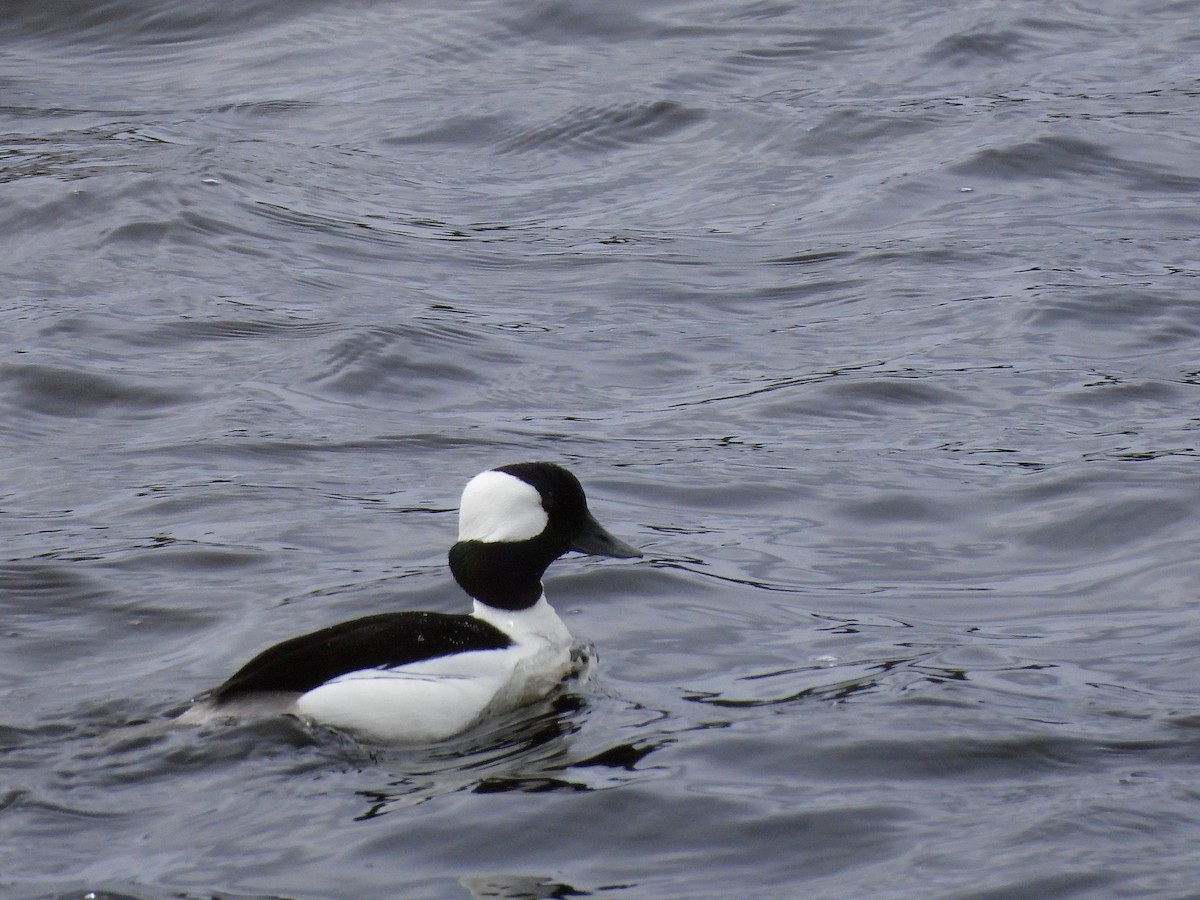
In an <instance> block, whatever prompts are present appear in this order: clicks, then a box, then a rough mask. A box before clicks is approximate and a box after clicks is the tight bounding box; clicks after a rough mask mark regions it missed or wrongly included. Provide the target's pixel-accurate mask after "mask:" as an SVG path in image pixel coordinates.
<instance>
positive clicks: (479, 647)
mask: <svg viewBox="0 0 1200 900" xmlns="http://www.w3.org/2000/svg"><path fill="white" fill-rule="evenodd" d="M569 550H578V551H580V552H584V553H592V554H597V555H604V556H615V557H632V556H640V555H641V553H639V552H638V551H637V550H636V549H634V548H633V547H631V546H629V545H628V544H625V543H623V542H621V541H619V540H617V539H616V538H614V537H612V535H610V534H608V532H606V531H605V530H604V529H603V528H602V527H601V526H600V525H599V524H598V523H597V522H596V520H595V519H594V518H592V516H591V513H590V512H588V509H587V501H586V499H585V497H584V494H583V489H582V487H580V485H579V482H578V481H576V480H575V477H574V476H573V475H571V474H570V473H569V472H567V471H566V470H565V469H562V468H561V467H559V466H556V465H554V464H552V463H518V464H515V465H511V466H502V467H500V468H499V469H492V470H489V471H487V472H484V473H482V474H480V475H477V476H476V477H475V478H474V479H472V480H471V482H470V483H468V485H467V487H466V489H465V490H464V491H463V499H462V505H461V509H460V515H459V540H458V543H456V544H455V545H454V546H453V547H452V548H451V551H450V568H451V571H452V572H453V573H454V577H455V579H456V580H457V581H458V583H459V584H460V585H461V586H462V587H463V589H464V590H466V591H467V592H468V593H469V594H470V595H471V596H472V597H473V598H474V600H475V603H474V608H473V610H472V612H471V613H469V614H463V615H452V614H447V613H434V612H395V613H383V614H380V615H375V616H368V617H366V618H363V619H355V620H354V621H351V622H343V623H341V624H339V625H333V626H331V627H329V628H325V629H322V630H320V631H316V632H313V633H312V634H307V635H303V636H301V637H296V638H292V639H291V640H287V641H284V642H283V643H281V644H277V645H275V646H274V647H271V648H269V649H268V650H265V651H263V652H262V653H260V654H259V655H258V656H256V657H255V658H254V659H252V660H250V662H248V663H247V664H246V665H245V666H243V667H242V668H241V669H239V670H238V671H237V672H236V673H235V674H234V675H233V676H232V677H231V678H230V679H229V680H228V681H226V682H225V683H224V684H222V685H221V686H220V687H218V688H217V689H216V690H215V691H213V692H212V694H211V695H210V696H209V697H208V698H206V699H205V700H204V701H202V702H201V703H199V704H197V705H196V706H193V707H192V708H191V709H190V710H188V712H187V713H185V714H184V716H183V717H182V718H183V719H184V720H185V721H191V722H200V721H205V720H209V719H212V718H222V717H231V716H241V715H246V714H257V715H261V714H263V713H289V714H293V715H297V716H300V717H301V718H304V719H307V720H311V721H314V722H317V723H320V724H322V725H328V726H331V727H335V728H342V729H346V730H349V731H353V732H356V733H359V734H361V735H364V736H367V737H370V738H374V739H376V740H383V741H388V742H405V743H427V742H432V741H438V740H442V739H444V738H447V737H450V736H452V735H455V734H458V733H460V732H462V731H465V730H466V729H468V728H470V727H471V726H472V725H474V724H476V723H477V722H480V721H482V720H483V719H485V718H488V717H490V716H492V715H496V714H499V713H501V712H505V711H508V710H511V709H515V708H517V707H520V706H523V705H525V704H528V703H532V702H533V701H535V700H538V699H540V698H542V697H544V696H546V695H547V694H548V693H550V691H552V690H553V689H554V688H555V686H557V685H558V684H559V683H560V682H561V681H562V680H563V678H565V677H566V676H567V674H568V673H569V672H570V669H571V652H570V651H571V635H570V632H568V631H567V627H566V626H565V625H564V624H563V622H562V620H561V619H559V617H558V615H557V614H556V613H555V612H554V609H553V608H552V607H551V606H550V604H549V603H547V602H546V598H545V596H544V595H543V593H542V586H541V577H542V573H543V572H544V571H545V569H546V567H547V566H549V565H550V563H551V562H553V561H554V560H555V559H557V558H558V557H559V556H561V555H563V554H564V553H566V552H567V551H569Z"/></svg>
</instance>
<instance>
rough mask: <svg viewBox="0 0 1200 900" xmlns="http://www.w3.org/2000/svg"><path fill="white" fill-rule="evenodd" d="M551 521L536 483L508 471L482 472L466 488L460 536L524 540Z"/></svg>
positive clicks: (498, 539)
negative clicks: (525, 480) (532, 483)
mask: <svg viewBox="0 0 1200 900" xmlns="http://www.w3.org/2000/svg"><path fill="white" fill-rule="evenodd" d="M549 521H550V517H549V516H548V515H546V511H545V510H544V509H542V497H541V495H540V494H539V493H538V492H537V488H535V487H534V486H533V485H531V484H526V483H525V482H524V481H522V480H521V479H520V478H517V477H516V476H515V475H509V474H508V473H507V472H495V471H492V472H483V473H481V474H479V475H476V476H475V477H474V478H472V479H471V480H470V481H468V482H467V486H466V487H465V488H463V493H462V502H461V504H460V505H459V509H458V539H459V540H460V541H485V542H487V543H495V542H498V541H524V540H528V539H529V538H532V537H537V536H538V535H539V534H541V533H542V531H543V530H544V529H545V527H546V523H547V522H549Z"/></svg>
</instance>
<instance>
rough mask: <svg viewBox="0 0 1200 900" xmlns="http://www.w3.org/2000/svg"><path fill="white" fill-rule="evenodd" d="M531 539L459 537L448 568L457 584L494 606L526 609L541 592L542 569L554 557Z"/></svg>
mask: <svg viewBox="0 0 1200 900" xmlns="http://www.w3.org/2000/svg"><path fill="white" fill-rule="evenodd" d="M546 555H547V554H546V551H545V548H541V547H538V546H536V545H535V544H533V543H532V542H528V541H523V542H521V543H486V542H484V541H459V542H458V543H457V544H455V545H454V546H453V547H451V548H450V571H451V572H452V573H453V575H454V580H455V581H457V582H458V585H459V587H461V588H462V589H463V590H464V591H466V592H467V593H468V594H470V595H471V597H473V598H474V599H476V600H478V601H479V602H480V603H483V604H485V605H487V606H490V607H491V608H493V609H506V610H521V609H529V608H530V607H531V606H533V605H534V604H536V603H537V602H538V600H539V599H541V596H542V573H543V572H545V571H546V567H547V566H549V565H550V563H551V562H553V561H554V557H551V558H550V559H545V557H546Z"/></svg>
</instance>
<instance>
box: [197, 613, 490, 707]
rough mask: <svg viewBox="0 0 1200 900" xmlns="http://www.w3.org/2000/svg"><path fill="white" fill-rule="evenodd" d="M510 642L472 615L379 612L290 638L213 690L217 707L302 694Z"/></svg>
mask: <svg viewBox="0 0 1200 900" xmlns="http://www.w3.org/2000/svg"><path fill="white" fill-rule="evenodd" d="M511 644H512V641H511V640H510V639H509V637H508V635H506V634H505V633H504V632H503V631H501V630H500V629H499V628H496V627H495V626H494V625H489V624H488V623H487V622H483V621H481V620H479V619H476V618H474V617H472V616H466V615H450V614H448V613H434V612H398V613H382V614H380V615H375V616H367V617H366V618H363V619H354V620H353V621H350V622H342V623H340V624H338V625H331V626H330V627H328V628H322V629H321V630H320V631H314V632H313V633H312V634H304V635H301V636H299V637H294V638H291V639H290V640H286V641H284V642H283V643H281V644H276V645H275V646H274V647H270V648H268V649H267V650H264V651H263V652H262V653H260V654H258V656H256V657H254V658H253V659H252V660H250V662H248V663H246V665H244V666H242V667H241V668H240V669H238V671H237V672H235V673H234V674H233V675H232V676H231V677H230V678H229V680H228V681H226V682H225V683H224V684H222V685H221V686H220V687H219V688H217V689H216V690H215V691H213V693H212V696H211V700H212V702H213V703H215V704H217V705H220V704H222V703H225V702H227V701H230V700H234V699H238V698H241V697H244V696H245V695H247V694H252V693H260V692H281V693H300V694H302V693H304V692H306V691H310V690H312V689H313V688H315V687H317V686H318V685H321V684H324V683H325V682H326V681H329V680H330V679H332V678H337V677H338V676H339V675H345V674H346V673H348V672H358V671H362V670H364V669H390V668H395V667H397V666H404V665H408V664H410V663H416V662H424V661H425V660H429V659H436V658H437V657H440V656H448V655H449V654H452V653H462V652H467V651H471V650H503V649H504V648H505V647H508V646H510V645H511Z"/></svg>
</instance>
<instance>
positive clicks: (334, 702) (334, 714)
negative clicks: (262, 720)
mask: <svg viewBox="0 0 1200 900" xmlns="http://www.w3.org/2000/svg"><path fill="white" fill-rule="evenodd" d="M473 615H475V616H476V617H477V618H480V619H483V620H484V621H487V622H490V623H491V624H493V625H495V626H496V627H497V628H499V629H501V630H502V631H504V632H505V633H506V634H507V635H508V636H509V637H511V638H512V640H513V645H512V646H511V647H506V648H505V649H503V650H481V651H473V652H469V653H456V654H452V655H450V656H441V657H438V658H437V659H431V660H427V661H425V662H420V663H413V664H412V665H407V666H400V667H398V668H395V669H364V670H362V671H359V672H350V673H348V674H346V675H342V676H341V677H339V678H335V679H334V680H333V681H330V682H328V683H326V684H323V685H321V686H320V687H317V688H314V689H313V690H311V691H309V692H308V693H307V694H304V695H302V696H301V697H300V698H299V699H297V700H296V702H295V706H294V708H293V710H292V711H293V712H295V713H296V714H297V715H300V716H303V717H305V718H309V719H312V720H313V721H315V722H319V723H321V724H322V725H329V726H332V727H335V728H345V729H347V730H350V731H355V732H358V733H360V734H363V735H367V736H369V737H372V738H374V739H376V740H380V741H386V742H388V743H430V742H434V741H440V740H443V739H445V738H448V737H451V736H453V735H455V734H458V733H459V732H462V731H465V730H466V729H468V728H470V727H471V726H472V725H474V724H475V723H476V722H478V721H480V720H481V719H483V718H485V717H488V716H493V715H497V714H499V713H502V712H506V711H508V710H510V709H516V708H517V707H519V706H524V705H525V704H527V703H532V702H533V701H535V700H538V699H540V698H541V697H544V696H546V694H548V693H550V691H552V690H554V688H555V687H556V686H557V685H558V684H559V683H560V682H561V681H562V680H563V679H564V678H565V677H566V676H567V674H568V673H569V671H570V667H571V653H570V651H571V635H570V633H569V632H568V631H567V627H566V626H565V625H564V624H563V623H562V620H561V619H559V617H558V615H557V614H556V613H555V612H554V609H553V608H552V607H551V606H550V604H549V603H547V602H546V600H545V598H544V597H543V598H542V599H541V600H539V601H538V602H537V603H536V604H535V605H534V606H533V607H531V608H530V609H526V610H521V611H518V612H508V611H505V610H496V609H491V608H490V607H487V606H485V605H483V604H482V603H478V602H477V603H476V604H475V610H474V612H473Z"/></svg>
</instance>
